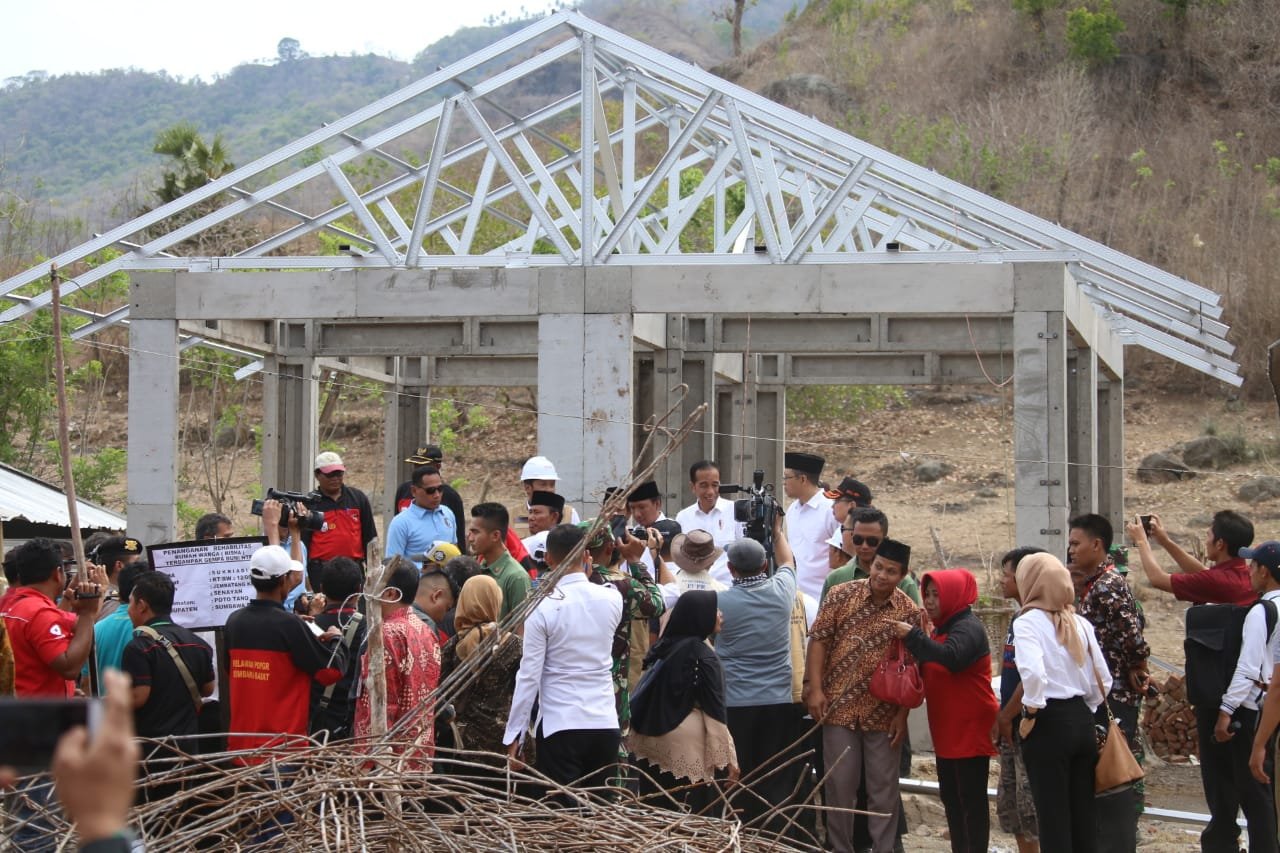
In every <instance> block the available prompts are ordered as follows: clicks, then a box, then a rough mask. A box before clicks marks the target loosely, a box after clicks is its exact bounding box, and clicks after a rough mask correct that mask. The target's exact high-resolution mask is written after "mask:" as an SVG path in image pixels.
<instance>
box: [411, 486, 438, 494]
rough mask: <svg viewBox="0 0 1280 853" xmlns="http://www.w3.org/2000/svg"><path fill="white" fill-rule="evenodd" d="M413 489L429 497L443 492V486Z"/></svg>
mask: <svg viewBox="0 0 1280 853" xmlns="http://www.w3.org/2000/svg"><path fill="white" fill-rule="evenodd" d="M414 488H418V489H422V491H424V492H426V493H427V494H429V495H434V494H438V493H440V492H443V491H444V486H415V487H414Z"/></svg>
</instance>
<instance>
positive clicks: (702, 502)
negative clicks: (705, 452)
mask: <svg viewBox="0 0 1280 853" xmlns="http://www.w3.org/2000/svg"><path fill="white" fill-rule="evenodd" d="M689 483H690V484H691V487H692V489H693V497H694V502H693V504H692V505H690V506H687V507H685V508H684V509H682V510H680V511H679V512H678V513H676V521H677V522H679V524H680V531H681V532H682V533H689V532H690V531H693V530H705V531H706V532H707V533H710V534H711V539H712V540H713V542H714V543H715V547H716V548H719V549H721V551H720V556H719V558H718V559H717V560H716V561H715V563H713V564H712V566H711V569H710V571H711V576H712V577H714V578H715V579H716V580H718V581H719V582H720V583H722V584H725V585H726V586H727V585H728V584H730V583H731V582H732V580H733V579H732V578H731V577H730V576H729V564H728V560H727V558H726V557H725V556H724V550H723V549H724V548H725V546H727V545H728V544H729V543H730V542H735V541H737V540H738V539H741V538H743V537H744V536H745V535H746V533H745V532H744V531H743V525H742V523H741V522H739V521H734V520H733V501H731V500H729V499H728V498H722V497H720V468H719V467H718V466H717V465H716V463H714V462H711V461H709V460H707V459H703V460H702V461H701V462H695V463H693V467H691V468H690V469H689Z"/></svg>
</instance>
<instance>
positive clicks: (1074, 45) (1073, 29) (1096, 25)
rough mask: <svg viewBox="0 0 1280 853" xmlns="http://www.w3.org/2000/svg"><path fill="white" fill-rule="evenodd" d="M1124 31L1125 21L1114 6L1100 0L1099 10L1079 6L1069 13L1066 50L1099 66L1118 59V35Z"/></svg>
mask: <svg viewBox="0 0 1280 853" xmlns="http://www.w3.org/2000/svg"><path fill="white" fill-rule="evenodd" d="M1122 32H1124V21H1122V20H1120V16H1119V15H1117V14H1116V12H1115V9H1114V8H1112V6H1111V0H1101V2H1099V3H1098V11H1096V12H1091V11H1090V10H1089V9H1087V8H1085V7H1083V6H1080V7H1077V8H1075V9H1072V10H1071V11H1070V12H1068V13H1067V51H1068V52H1069V53H1070V54H1071V55H1072V56H1073V57H1075V58H1076V59H1079V60H1080V61H1082V62H1084V63H1085V64H1086V65H1088V66H1089V67H1090V68H1099V67H1101V66H1103V65H1107V64H1109V63H1111V62H1112V61H1114V60H1115V58H1116V56H1118V55H1119V53H1120V48H1119V47H1118V46H1117V45H1116V36H1118V35H1119V34H1120V33H1122Z"/></svg>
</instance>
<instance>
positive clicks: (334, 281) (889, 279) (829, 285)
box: [131, 262, 1064, 320]
mask: <svg viewBox="0 0 1280 853" xmlns="http://www.w3.org/2000/svg"><path fill="white" fill-rule="evenodd" d="M1023 267H1032V268H1036V269H1042V268H1043V269H1044V270H1049V269H1052V270H1054V272H1055V275H1056V276H1057V277H1058V279H1060V280H1061V279H1062V277H1063V275H1064V272H1063V264H1062V263H1028V264H1021V265H1019V264H1003V263H971V264H957V263H941V262H932V263H929V262H911V263H908V262H895V263H881V264H869V263H861V264H801V265H797V266H793V267H789V268H788V270H787V286H786V287H779V286H778V271H777V270H776V269H775V268H773V267H770V266H767V265H743V264H738V263H720V264H690V265H673V264H664V265H661V266H618V267H610V266H607V265H606V266H600V267H592V268H588V269H580V268H574V269H571V270H562V269H552V268H539V269H535V268H530V267H514V266H509V267H483V268H479V267H475V268H459V269H412V270H388V269H351V270H332V271H303V272H299V271H268V272H234V273H232V272H181V273H173V272H146V273H143V272H139V273H136V274H135V276H136V278H137V280H138V281H139V283H140V284H141V285H142V286H144V287H146V288H147V289H148V290H149V291H150V290H155V291H156V293H157V295H156V298H155V300H154V301H152V302H150V303H149V305H148V306H147V307H146V308H145V309H144V310H145V311H149V312H158V313H159V314H165V313H167V315H168V316H176V317H177V318H178V319H180V320H219V319H222V318H225V317H234V318H237V319H241V320H248V319H263V320H266V319H273V318H274V319H280V320H307V319H310V318H313V317H332V318H335V319H374V318H384V317H397V318H401V319H402V320H409V319H414V318H422V319H435V320H441V319H444V318H455V317H477V316H480V317H532V316H536V315H538V314H539V313H546V312H548V311H551V312H553V313H573V312H576V311H585V312H586V313H588V314H600V313H626V312H632V313H641V314H645V313H650V314H667V313H673V312H674V313H691V314H713V313H717V312H721V311H723V309H724V307H725V306H727V305H733V306H750V309H751V311H752V313H753V314H755V313H771V312H772V313H779V314H794V313H796V312H800V313H815V314H852V313H857V312H860V311H862V310H865V307H866V306H867V305H872V304H873V305H875V306H876V307H877V309H879V310H880V311H882V312H884V313H889V314H893V313H897V314H935V315H937V314H988V315H991V314H1005V313H1008V312H1010V311H1012V310H1013V309H1014V307H1015V305H1014V304H1015V295H1014V291H1015V289H1016V280H1017V278H1018V272H1017V271H1018V270H1020V269H1022V268H1023ZM336 294H341V298H340V299H339V298H335V296H336ZM1058 307H1059V308H1061V305H1059V306H1058ZM131 310H133V309H131ZM156 315H157V314H152V315H151V316H156ZM134 316H147V315H145V314H142V315H140V314H137V313H136V310H135V313H134Z"/></svg>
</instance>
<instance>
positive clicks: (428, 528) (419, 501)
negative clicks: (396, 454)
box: [386, 465, 458, 568]
mask: <svg viewBox="0 0 1280 853" xmlns="http://www.w3.org/2000/svg"><path fill="white" fill-rule="evenodd" d="M410 482H411V483H413V486H412V494H413V503H411V504H409V506H408V507H407V508H406V509H405V511H404V512H402V513H400V514H398V515H397V516H396V517H395V518H393V519H391V524H389V525H387V550H386V557H387V558H388V559H390V558H391V557H395V556H401V557H411V556H413V555H416V554H423V553H425V552H426V551H427V550H429V549H430V548H431V546H432V544H434V543H436V542H450V543H452V544H454V545H456V544H458V520H457V519H456V518H454V517H453V510H451V509H449V508H448V507H447V506H443V505H442V503H443V500H444V479H443V478H442V477H441V476H440V469H439V468H436V467H435V466H434V465H423V466H421V467H418V468H415V469H413V477H412V478H411V479H410ZM415 565H418V567H419V568H421V564H420V563H416V562H415Z"/></svg>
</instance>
